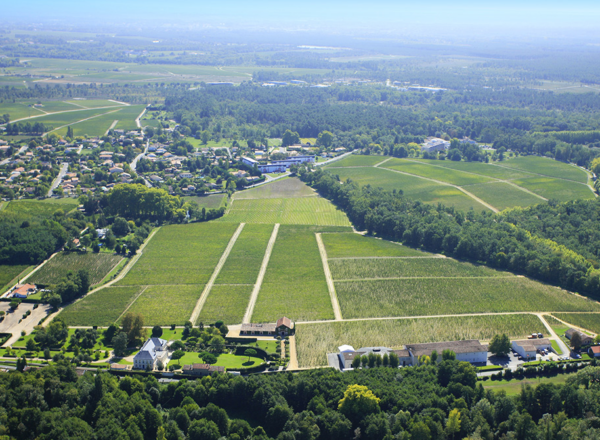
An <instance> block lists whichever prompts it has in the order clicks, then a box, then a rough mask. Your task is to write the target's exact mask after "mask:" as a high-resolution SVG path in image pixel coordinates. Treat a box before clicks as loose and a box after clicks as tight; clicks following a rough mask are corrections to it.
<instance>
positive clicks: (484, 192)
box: [465, 182, 544, 211]
mask: <svg viewBox="0 0 600 440" xmlns="http://www.w3.org/2000/svg"><path fill="white" fill-rule="evenodd" d="M465 189H466V190H467V191H469V192H470V193H472V194H475V196H477V197H479V198H480V199H482V200H485V201H486V202H488V203H489V204H490V205H492V206H494V207H496V208H498V209H499V210H500V211H502V210H504V209H506V208H514V207H516V206H520V207H523V208H525V207H527V206H532V205H537V204H539V203H544V200H543V199H541V198H539V197H536V196H534V195H532V194H529V193H528V192H525V191H523V190H520V189H519V188H515V187H514V186H513V185H511V184H510V183H506V182H490V183H481V184H478V185H469V186H467V187H466V188H465Z"/></svg>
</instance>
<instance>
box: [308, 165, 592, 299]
mask: <svg viewBox="0 0 600 440" xmlns="http://www.w3.org/2000/svg"><path fill="white" fill-rule="evenodd" d="M299 175H300V178H301V179H302V180H304V181H305V182H307V183H309V184H310V185H312V186H313V187H314V188H316V189H317V190H318V191H319V192H320V193H321V195H323V196H324V197H327V198H328V199H330V200H331V201H333V202H334V203H335V204H336V205H338V206H339V207H340V208H341V209H343V210H344V211H345V212H346V213H347V214H348V217H349V218H350V220H351V221H352V222H353V223H354V225H355V227H356V228H357V229H362V230H364V229H366V230H367V231H368V232H369V233H371V234H377V235H379V236H382V237H387V238H390V239H393V240H395V241H401V242H404V243H406V244H407V245H409V246H413V247H421V248H423V249H426V250H428V251H431V252H439V253H445V254H446V255H451V256H454V257H457V258H460V259H468V260H472V261H476V262H482V263H485V264H486V265H488V266H491V267H496V268H499V269H505V270H510V271H512V272H516V273H524V274H526V275H528V276H530V277H532V278H535V279H538V280H540V281H544V282H548V283H551V284H554V285H557V286H561V287H563V288H565V289H569V290H573V291H577V292H581V293H583V294H586V295H588V296H591V297H594V298H595V297H597V296H598V292H599V291H600V271H599V270H597V269H595V268H594V265H593V264H592V263H591V262H590V261H588V260H586V258H585V257H583V256H582V255H581V254H579V253H577V251H576V250H572V249H570V248H569V247H567V246H565V245H561V244H558V243H557V242H556V241H553V240H550V239H548V238H543V237H538V236H536V235H532V233H531V232H529V231H528V230H526V229H523V228H522V227H520V226H519V225H515V224H514V223H511V222H510V217H509V215H506V216H505V215H504V214H497V215H495V214H492V213H488V212H485V211H484V212H481V213H476V212H474V211H469V212H467V213H466V214H465V213H463V212H461V211H456V210H455V209H454V208H446V207H444V206H443V205H441V204H438V206H432V205H429V204H424V203H421V202H414V201H411V200H409V199H406V198H405V197H403V195H402V192H401V191H400V192H398V191H396V190H394V191H385V190H382V189H379V188H372V187H371V186H369V185H367V186H362V187H361V186H359V185H358V184H356V183H355V182H352V181H350V180H348V181H346V182H345V183H344V184H343V185H342V184H341V183H342V182H340V181H339V180H338V179H337V178H336V176H334V175H332V174H329V173H328V172H324V171H322V170H320V169H319V170H316V171H313V172H310V171H307V170H306V169H305V168H301V169H300V170H299ZM592 203H595V202H592ZM559 222H560V219H559ZM555 234H556V235H559V234H560V230H557V231H556V232H555Z"/></svg>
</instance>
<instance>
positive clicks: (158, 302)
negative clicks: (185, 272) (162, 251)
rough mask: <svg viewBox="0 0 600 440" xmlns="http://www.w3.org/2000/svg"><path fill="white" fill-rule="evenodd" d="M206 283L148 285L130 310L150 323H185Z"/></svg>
mask: <svg viewBox="0 0 600 440" xmlns="http://www.w3.org/2000/svg"><path fill="white" fill-rule="evenodd" d="M203 288H204V285H179V286H176V285H173V286H148V287H147V288H145V290H144V291H143V293H142V294H141V295H140V296H139V297H138V298H137V299H136V300H135V302H134V303H133V304H132V305H131V307H130V308H129V310H128V312H131V313H139V314H140V315H142V316H143V317H144V320H145V322H146V323H148V325H170V324H177V325H183V324H184V323H185V322H186V321H187V320H188V319H190V314H191V312H192V310H193V309H194V306H195V305H196V302H197V301H198V298H200V295H201V294H202V289H203Z"/></svg>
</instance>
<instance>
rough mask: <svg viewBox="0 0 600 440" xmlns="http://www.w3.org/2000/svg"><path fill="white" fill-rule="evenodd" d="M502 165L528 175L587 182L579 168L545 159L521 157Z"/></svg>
mask: <svg viewBox="0 0 600 440" xmlns="http://www.w3.org/2000/svg"><path fill="white" fill-rule="evenodd" d="M502 165H503V166H506V167H510V168H515V169H518V170H522V171H526V172H528V173H535V174H543V175H544V176H548V177H557V178H559V179H567V180H574V181H576V182H580V183H587V181H588V174H587V173H586V172H585V171H583V170H581V169H580V168H578V167H575V166H573V165H569V164H566V163H563V162H560V161H558V160H552V159H548V158H545V157H536V156H521V157H516V158H514V159H509V160H507V161H505V162H502Z"/></svg>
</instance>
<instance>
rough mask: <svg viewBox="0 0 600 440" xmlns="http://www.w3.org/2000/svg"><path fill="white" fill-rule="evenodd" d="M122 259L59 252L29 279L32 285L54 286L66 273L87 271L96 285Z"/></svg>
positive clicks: (89, 253)
mask: <svg viewBox="0 0 600 440" xmlns="http://www.w3.org/2000/svg"><path fill="white" fill-rule="evenodd" d="M122 259H123V257H121V256H119V255H114V254H107V253H99V254H96V253H91V252H88V253H84V254H80V253H78V252H61V253H59V254H57V255H56V256H54V258H52V259H51V260H49V261H48V262H47V263H46V264H44V266H42V268H41V269H39V270H38V271H37V272H36V273H34V274H33V275H32V276H31V278H30V279H29V280H30V281H31V282H33V283H40V284H56V283H58V282H59V281H60V280H61V279H62V278H64V277H65V276H66V275H67V272H69V271H73V272H77V271H78V270H80V269H87V270H88V271H89V273H90V281H91V283H92V284H97V283H99V282H100V281H102V279H103V278H104V277H105V276H106V274H107V273H109V272H110V271H111V270H112V268H113V267H115V265H117V264H118V263H119V261H121V260H122Z"/></svg>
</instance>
